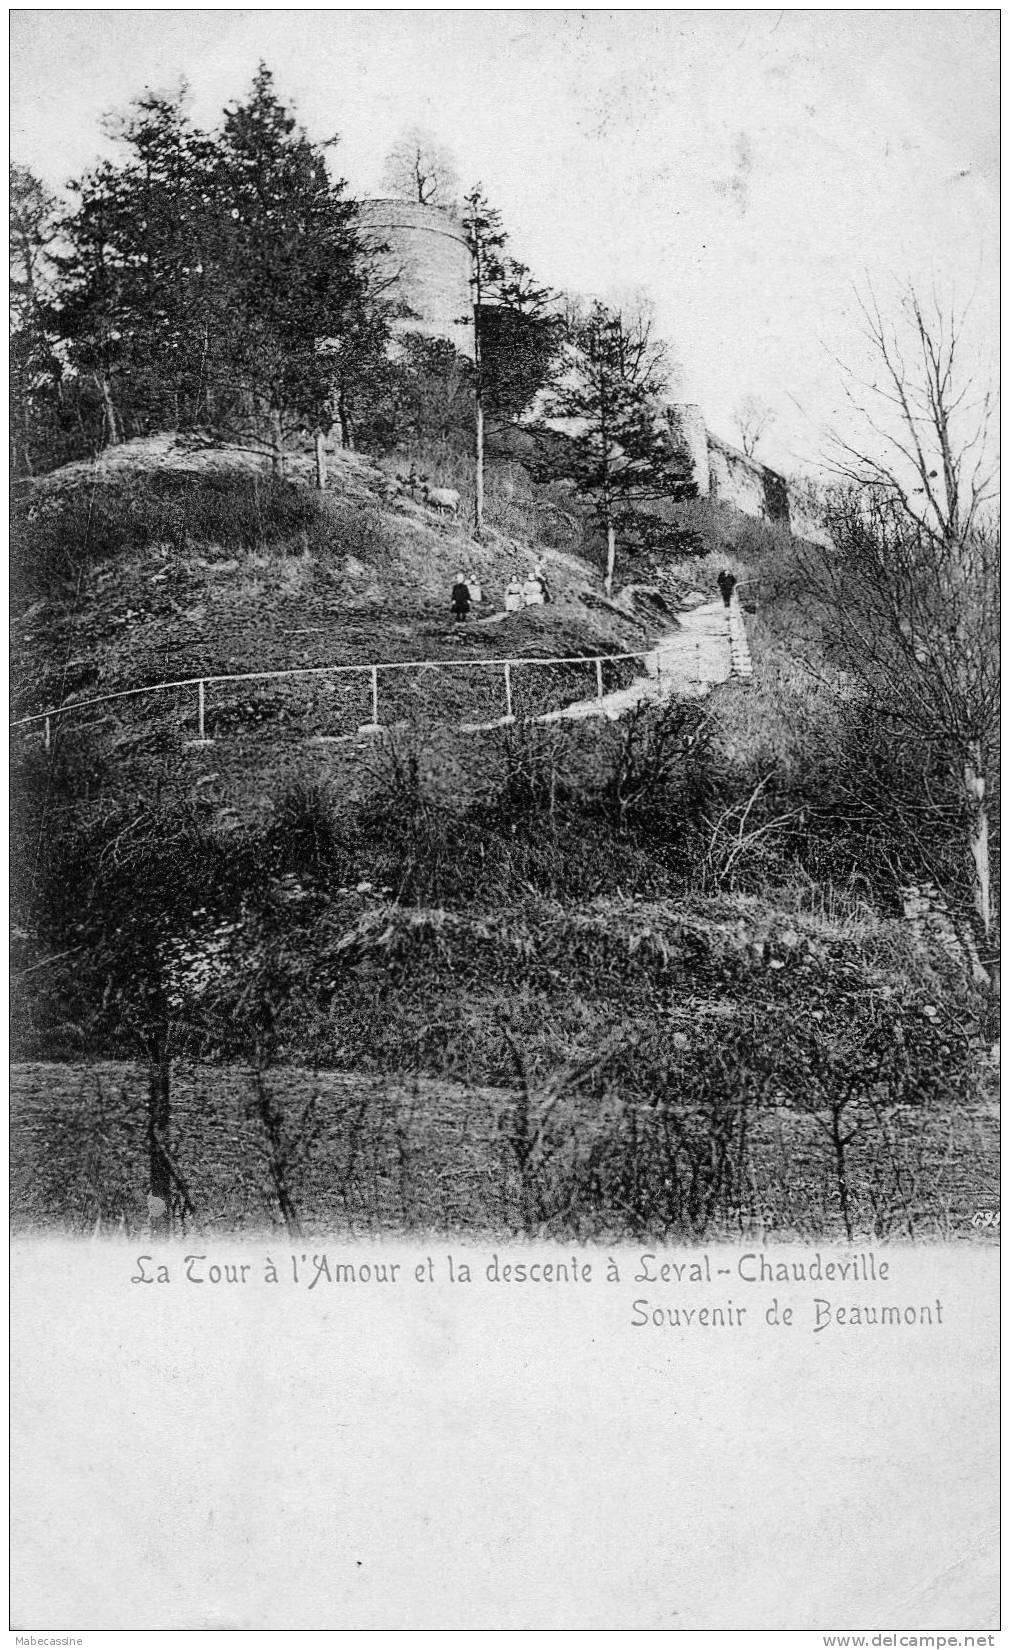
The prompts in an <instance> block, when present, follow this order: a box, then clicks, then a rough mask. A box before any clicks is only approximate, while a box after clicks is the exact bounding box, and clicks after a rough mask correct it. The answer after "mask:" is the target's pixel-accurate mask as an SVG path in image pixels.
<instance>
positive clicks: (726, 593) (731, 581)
mask: <svg viewBox="0 0 1010 1650" xmlns="http://www.w3.org/2000/svg"><path fill="white" fill-rule="evenodd" d="M715 582H716V584H717V585H718V586H719V591H720V593H721V595H722V599H723V602H724V604H725V606H726V607H728V606H729V604H730V600H731V598H732V595H733V591H734V590H735V588H736V579H735V577H734V576H733V574H732V573H731V572H730V571H729V568H728V567H724V568H723V570H722V572H721V573H720V574H719V577H718V578H717V579H716V581H715Z"/></svg>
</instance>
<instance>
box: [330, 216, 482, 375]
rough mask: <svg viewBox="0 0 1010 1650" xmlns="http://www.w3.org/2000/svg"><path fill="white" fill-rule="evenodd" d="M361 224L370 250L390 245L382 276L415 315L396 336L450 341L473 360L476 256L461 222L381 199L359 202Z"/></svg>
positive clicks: (382, 260) (396, 328)
mask: <svg viewBox="0 0 1010 1650" xmlns="http://www.w3.org/2000/svg"><path fill="white" fill-rule="evenodd" d="M358 223H359V227H360V234H361V239H362V241H363V242H364V243H365V245H366V246H372V247H378V246H382V245H385V246H386V248H387V250H386V251H385V252H383V253H382V254H380V256H379V271H380V274H381V275H384V276H386V277H387V278H388V277H389V276H393V277H395V280H396V286H395V287H394V288H393V289H392V291H391V292H390V296H391V297H395V298H400V299H402V301H403V302H404V303H405V304H406V305H407V306H408V307H409V309H410V311H411V314H409V315H406V316H404V317H403V318H402V319H400V320H398V321H396V322H394V331H404V332H423V333H425V334H427V336H428V337H429V338H447V339H448V340H449V342H450V343H452V344H455V346H456V348H457V349H458V350H459V351H460V353H461V354H462V355H466V356H469V358H470V360H471V361H472V360H473V355H474V345H473V298H472V296H471V293H470V251H469V248H468V246H467V244H466V236H465V234H464V232H463V227H462V225H461V224H460V223H459V222H458V220H457V219H456V218H455V217H454V216H453V215H452V213H451V212H449V211H447V210H446V209H445V208H444V207H440V206H421V205H420V204H419V203H418V202H417V201H397V200H376V201H361V202H359V207H358Z"/></svg>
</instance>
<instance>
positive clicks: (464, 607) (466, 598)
mask: <svg viewBox="0 0 1010 1650" xmlns="http://www.w3.org/2000/svg"><path fill="white" fill-rule="evenodd" d="M452 611H453V615H454V617H455V619H456V623H457V624H459V623H460V622H461V621H462V620H463V619H465V618H466V616H467V614H468V613H469V611H470V590H469V587H468V585H467V583H466V575H465V574H464V573H463V570H462V568H461V569H460V571H459V572H458V573H457V574H456V583H455V584H454V585H453V587H452Z"/></svg>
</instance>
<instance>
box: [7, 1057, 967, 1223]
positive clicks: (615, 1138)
mask: <svg viewBox="0 0 1010 1650" xmlns="http://www.w3.org/2000/svg"><path fill="white" fill-rule="evenodd" d="M146 1081H147V1079H146V1073H145V1071H144V1070H143V1069H142V1068H140V1067H137V1066H135V1065H131V1064H124V1063H113V1062H108V1061H104V1062H101V1061H99V1062H95V1063H93V1064H88V1065H86V1064H77V1065H72V1066H69V1065H59V1066H51V1065H50V1066H39V1065H35V1066H20V1067H15V1068H14V1071H13V1073H12V1114H11V1117H12V1120H11V1139H12V1151H13V1162H14V1169H13V1192H14V1226H15V1230H34V1229H38V1228H40V1227H52V1226H53V1225H57V1226H59V1227H60V1228H62V1229H64V1230H67V1231H70V1232H88V1233H94V1232H97V1231H105V1232H110V1231H111V1232H116V1231H119V1232H122V1233H123V1234H125V1235H130V1236H139V1235H142V1234H143V1233H144V1232H145V1229H146V1219H147V1216H146V1167H147V1165H146V1151H147V1145H146ZM261 1082H262V1085H263V1087H265V1089H266V1091H267V1093H268V1095H269V1100H270V1107H271V1110H270V1116H271V1118H272V1120H273V1127H272V1128H271V1129H270V1130H267V1129H266V1128H265V1127H264V1124H263V1119H262V1108H261V1106H260V1105H259V1104H258V1103H257V1098H256V1097H257V1079H256V1074H255V1073H254V1072H252V1071H250V1070H249V1069H247V1068H242V1067H236V1066H221V1065H214V1066H210V1067H207V1066H200V1065H191V1064H188V1063H180V1064H179V1065H178V1066H177V1067H176V1069H175V1071H174V1075H173V1106H174V1117H173V1163H174V1167H175V1172H176V1175H177V1180H176V1203H177V1221H178V1225H179V1227H180V1229H181V1230H182V1231H183V1232H185V1233H186V1234H187V1235H189V1234H193V1235H195V1234H198V1233H208V1232H212V1231H215V1230H217V1231H229V1232H242V1231H245V1232H250V1233H262V1232H264V1231H269V1230H270V1229H271V1228H277V1227H280V1226H282V1225H284V1224H287V1225H288V1229H289V1231H292V1227H293V1232H292V1235H301V1236H306V1237H308V1236H316V1235H318V1236H320V1237H323V1236H326V1235H327V1234H333V1233H334V1232H338V1231H339V1232H350V1233H364V1232H369V1233H381V1232H384V1231H404V1230H408V1231H409V1230H412V1229H424V1230H436V1231H442V1232H458V1231H466V1232H468V1233H471V1234H480V1235H488V1236H492V1235H493V1236H502V1235H508V1234H514V1233H518V1232H526V1233H530V1234H531V1235H536V1236H540V1237H544V1238H558V1239H561V1238H572V1237H575V1238H578V1239H589V1238H594V1239H597V1240H610V1241H618V1240H620V1239H623V1238H628V1237H640V1238H646V1237H648V1238H650V1239H655V1240H659V1241H662V1240H664V1239H666V1240H669V1239H670V1238H671V1237H674V1238H676V1239H679V1240H681V1241H683V1240H684V1239H687V1240H688V1241H691V1240H698V1239H701V1238H713V1237H715V1238H718V1237H729V1238H746V1239H747V1240H749V1241H750V1240H754V1239H762V1238H773V1239H775V1240H777V1241H782V1240H785V1239H788V1238H794V1237H799V1238H803V1239H808V1240H825V1239H827V1240H829V1241H830V1240H837V1239H838V1238H839V1237H840V1236H844V1231H843V1227H842V1222H841V1218H840V1212H839V1199H838V1188H837V1180H836V1176H835V1171H834V1164H833V1162H832V1159H831V1155H830V1152H829V1151H828V1149H827V1141H826V1138H825V1133H824V1129H823V1127H822V1126H821V1123H820V1122H819V1120H818V1118H817V1117H816V1116H815V1115H812V1114H810V1113H804V1112H803V1111H800V1110H797V1109H796V1108H794V1107H789V1106H782V1105H774V1104H772V1105H766V1106H763V1107H762V1108H761V1109H760V1110H759V1111H757V1112H756V1113H755V1114H754V1115H753V1116H752V1117H751V1118H750V1119H749V1120H748V1123H747V1126H746V1129H745V1133H744V1140H743V1146H744V1150H743V1153H742V1155H741V1151H740V1146H741V1137H740V1112H739V1108H738V1107H737V1106H736V1105H735V1104H733V1105H732V1106H731V1107H730V1109H729V1111H728V1112H726V1111H725V1110H724V1115H723V1118H722V1127H721V1129H720V1128H719V1127H718V1126H717V1127H716V1128H715V1130H714V1131H713V1115H712V1108H711V1105H709V1106H705V1105H704V1104H699V1105H697V1106H694V1107H692V1105H691V1104H690V1103H688V1104H685V1103H683V1102H679V1103H677V1104H676V1105H675V1106H673V1107H671V1106H670V1105H669V1104H667V1105H664V1104H663V1103H662V1102H661V1101H660V1102H659V1103H658V1104H657V1101H656V1097H653V1099H652V1101H651V1102H646V1103H644V1104H643V1102H642V1101H641V1100H640V1099H638V1098H637V1096H636V1097H631V1096H628V1095H620V1096H619V1095H617V1094H614V1093H611V1094H610V1095H608V1096H607V1097H606V1098H605V1099H604V1100H603V1101H602V1102H601V1101H599V1100H595V1099H594V1100H591V1101H590V1100H588V1099H587V1098H586V1097H580V1095H579V1094H578V1093H577V1092H576V1093H573V1092H571V1091H570V1090H566V1089H565V1088H564V1087H563V1086H562V1087H561V1089H560V1091H558V1090H551V1089H549V1088H544V1089H539V1090H534V1091H533V1092H532V1094H531V1093H529V1092H527V1091H526V1090H524V1089H523V1087H522V1086H516V1085H515V1082H514V1079H513V1086H511V1087H509V1088H492V1087H487V1086H480V1085H474V1084H472V1083H466V1084H460V1083H458V1082H453V1081H451V1080H446V1079H440V1080H438V1081H432V1080H430V1079H427V1080H426V1079H424V1078H419V1077H416V1076H403V1077H399V1078H398V1077H396V1076H385V1077H381V1078H377V1077H375V1076H371V1075H367V1074H361V1073H357V1074H353V1075H351V1074H341V1073H335V1072H328V1071H319V1070H315V1071H314V1070H307V1069H298V1068H296V1067H285V1068H283V1069H276V1070H268V1071H267V1072H265V1073H264V1074H263V1075H262V1079H261ZM715 1121H716V1124H717V1125H718V1118H716V1120H715ZM853 1121H854V1122H856V1123H857V1124H858V1125H859V1126H860V1132H859V1133H858V1135H857V1141H856V1144H855V1145H854V1147H853V1151H852V1156H851V1161H850V1164H849V1168H848V1173H849V1182H850V1209H851V1215H850V1218H851V1219H852V1221H853V1224H854V1230H855V1233H856V1235H858V1236H860V1237H868V1238H873V1239H877V1240H881V1239H887V1238H908V1237H910V1236H920V1237H943V1238H947V1239H949V1238H952V1237H955V1238H963V1239H964V1238H977V1237H978V1236H979V1231H978V1228H977V1227H975V1226H974V1225H973V1224H972V1216H973V1214H974V1213H975V1210H976V1208H977V1207H978V1206H979V1205H980V1204H983V1205H984V1204H985V1202H986V1201H987V1200H991V1199H993V1198H995V1196H996V1194H997V1190H998V1185H997V1173H996V1160H995V1135H996V1122H995V1111H994V1109H993V1108H987V1107H985V1106H984V1105H978V1106H976V1107H974V1108H970V1109H969V1110H968V1111H967V1112H966V1113H961V1114H959V1115H958V1116H957V1118H956V1119H954V1118H951V1117H950V1115H949V1114H948V1113H947V1112H946V1111H945V1110H944V1108H942V1107H928V1108H912V1109H911V1110H909V1112H908V1113H907V1115H906V1116H904V1117H903V1118H901V1119H900V1135H899V1138H897V1139H895V1138H894V1134H895V1125H896V1124H897V1123H898V1121H899V1120H898V1119H895V1118H893V1117H892V1118H891V1119H890V1120H883V1121H881V1120H879V1119H877V1118H874V1116H873V1115H872V1113H871V1112H869V1111H867V1112H865V1113H864V1114H863V1115H862V1117H861V1118H859V1119H854V1120H853ZM727 1123H729V1124H730V1130H729V1135H728V1137H727V1138H726V1140H725V1153H726V1155H725V1160H724V1163H723V1168H722V1174H721V1176H720V1175H719V1174H718V1173H713V1172H712V1171H711V1170H710V1168H709V1165H710V1162H711V1150H712V1143H713V1140H716V1141H718V1140H719V1139H720V1138H721V1136H722V1135H723V1134H724V1133H725V1132H726V1124H727ZM889 1126H890V1133H889V1132H888V1128H889ZM278 1142H280V1144H278ZM278 1152H280V1153H281V1154H283V1156H284V1168H285V1170H286V1175H285V1186H286V1197H285V1200H284V1205H283V1207H282V1204H281V1202H280V1201H279V1199H278V1195H277V1175H276V1168H277V1157H278Z"/></svg>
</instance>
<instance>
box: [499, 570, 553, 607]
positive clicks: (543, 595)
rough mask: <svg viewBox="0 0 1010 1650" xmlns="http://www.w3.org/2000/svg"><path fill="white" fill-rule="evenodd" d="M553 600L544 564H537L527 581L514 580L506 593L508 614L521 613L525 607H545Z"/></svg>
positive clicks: (528, 575)
mask: <svg viewBox="0 0 1010 1650" xmlns="http://www.w3.org/2000/svg"><path fill="white" fill-rule="evenodd" d="M550 600H551V592H550V586H549V585H548V583H547V575H546V573H545V572H544V569H543V564H542V563H541V562H537V565H536V566H535V567H534V569H533V571H532V573H528V574H527V576H526V578H525V579H521V580H520V579H518V578H516V579H513V580H512V581H511V583H510V584H509V585H508V588H507V589H506V591H505V611H506V613H519V612H521V611H522V609H523V608H524V607H543V606H544V604H545V603H546V602H549V601H550Z"/></svg>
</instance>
